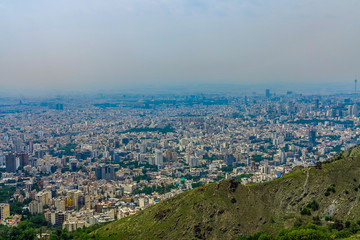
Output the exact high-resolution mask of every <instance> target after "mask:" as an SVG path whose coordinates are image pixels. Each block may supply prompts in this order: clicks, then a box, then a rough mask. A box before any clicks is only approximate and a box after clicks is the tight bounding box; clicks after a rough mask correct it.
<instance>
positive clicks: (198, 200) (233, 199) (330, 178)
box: [92, 146, 360, 239]
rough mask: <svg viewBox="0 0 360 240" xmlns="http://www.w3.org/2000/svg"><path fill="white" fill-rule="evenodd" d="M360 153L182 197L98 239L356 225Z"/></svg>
mask: <svg viewBox="0 0 360 240" xmlns="http://www.w3.org/2000/svg"><path fill="white" fill-rule="evenodd" d="M359 197H360V147H359V146H357V147H354V148H351V149H349V150H348V151H345V152H343V153H340V154H339V155H337V156H336V157H334V158H331V159H329V160H328V161H327V163H323V164H322V165H320V164H318V165H317V166H314V167H309V168H298V169H296V170H294V171H293V172H291V173H289V174H288V175H286V176H284V177H281V178H278V179H276V180H273V181H269V182H265V183H261V184H250V185H241V184H240V183H239V182H237V181H234V180H225V181H221V182H218V183H212V184H208V185H206V186H203V187H199V188H196V189H193V190H190V191H186V192H184V193H182V194H179V195H177V196H175V197H173V198H170V199H167V200H164V201H162V202H160V203H159V204H156V205H154V206H151V207H149V208H147V209H145V210H144V211H141V212H139V213H138V214H136V215H133V216H130V217H128V218H124V219H121V220H119V221H116V222H113V223H110V224H107V225H105V226H103V227H101V228H99V229H98V230H96V231H95V232H93V233H92V234H93V235H97V236H98V237H99V238H100V239H237V238H238V237H239V236H246V235H251V234H254V233H257V232H265V233H268V234H276V233H277V232H278V231H279V230H281V229H284V228H285V229H286V228H291V227H293V226H294V224H296V223H298V222H301V223H303V224H305V223H311V222H314V221H317V222H321V223H322V224H323V225H326V224H328V223H329V221H332V219H339V220H343V221H345V220H357V219H360V201H359Z"/></svg>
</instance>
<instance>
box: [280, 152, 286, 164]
mask: <svg viewBox="0 0 360 240" xmlns="http://www.w3.org/2000/svg"><path fill="white" fill-rule="evenodd" d="M285 163H286V154H285V152H284V151H283V150H281V151H280V164H285Z"/></svg>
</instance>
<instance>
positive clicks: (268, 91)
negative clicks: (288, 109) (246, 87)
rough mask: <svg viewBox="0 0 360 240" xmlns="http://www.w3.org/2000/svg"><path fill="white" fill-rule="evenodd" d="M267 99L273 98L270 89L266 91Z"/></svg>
mask: <svg viewBox="0 0 360 240" xmlns="http://www.w3.org/2000/svg"><path fill="white" fill-rule="evenodd" d="M265 97H267V98H269V97H271V94H270V89H265Z"/></svg>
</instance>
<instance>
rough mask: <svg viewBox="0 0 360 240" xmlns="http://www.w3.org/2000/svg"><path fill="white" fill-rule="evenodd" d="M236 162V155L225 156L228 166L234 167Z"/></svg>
mask: <svg viewBox="0 0 360 240" xmlns="http://www.w3.org/2000/svg"><path fill="white" fill-rule="evenodd" d="M235 160H236V159H235V157H234V155H232V154H225V156H224V162H225V163H226V165H228V166H232V165H233V163H234V162H235Z"/></svg>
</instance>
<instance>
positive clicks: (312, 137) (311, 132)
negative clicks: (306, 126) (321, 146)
mask: <svg viewBox="0 0 360 240" xmlns="http://www.w3.org/2000/svg"><path fill="white" fill-rule="evenodd" d="M309 142H310V143H311V144H313V145H314V144H315V143H316V130H314V129H311V130H309Z"/></svg>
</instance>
